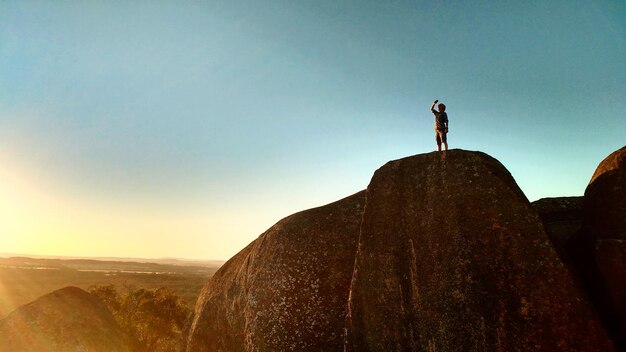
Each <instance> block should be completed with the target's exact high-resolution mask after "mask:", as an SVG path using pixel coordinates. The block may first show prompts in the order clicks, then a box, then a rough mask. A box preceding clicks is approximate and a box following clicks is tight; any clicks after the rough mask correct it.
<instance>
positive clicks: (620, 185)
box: [568, 147, 626, 350]
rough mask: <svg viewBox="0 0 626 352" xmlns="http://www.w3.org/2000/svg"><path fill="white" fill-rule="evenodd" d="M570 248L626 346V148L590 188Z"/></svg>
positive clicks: (595, 177)
mask: <svg viewBox="0 0 626 352" xmlns="http://www.w3.org/2000/svg"><path fill="white" fill-rule="evenodd" d="M568 251H569V253H570V256H571V257H572V258H573V261H574V264H575V266H576V267H577V269H578V272H579V274H580V276H581V277H582V279H583V281H584V283H585V284H586V285H587V287H588V289H589V291H590V294H591V296H592V298H593V300H594V302H595V304H596V306H597V308H598V310H599V311H600V313H601V314H602V316H603V318H604V320H605V321H606V322H607V325H608V327H609V330H610V332H611V333H612V335H613V336H614V337H615V339H616V341H617V343H618V345H620V346H621V348H622V349H624V350H626V147H623V148H621V149H619V150H617V151H615V152H613V153H612V154H611V155H609V156H608V157H606V158H605V159H604V160H603V161H602V162H601V163H600V165H598V168H597V169H596V171H595V173H594V174H593V176H592V178H591V181H590V182H589V185H588V186H587V189H586V190H585V196H584V202H583V226H582V230H581V232H580V233H579V235H578V237H576V238H573V239H572V241H570V243H568Z"/></svg>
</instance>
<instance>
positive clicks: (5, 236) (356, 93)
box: [0, 0, 626, 259]
mask: <svg viewBox="0 0 626 352" xmlns="http://www.w3.org/2000/svg"><path fill="white" fill-rule="evenodd" d="M625 19H626V2H624V1H623V0H618V1H608V0H592V1H571V0H567V1H565V0H563V1H560V0H557V1H545V0H542V1H491V0H489V1H483V0H477V1H401V0H398V1H352V0H343V1H341V0H329V1H326V0H315V1H304V0H303V1H287V0H284V1H282V0H264V1H255V0H250V1H239V0H229V1H211V0H208V1H10V0H4V1H1V2H0V252H18V253H30V254H51V255H72V256H135V257H186V258H206V259H227V258H229V257H230V256H232V255H233V254H235V253H236V252H237V251H239V250H240V249H241V248H243V247H244V246H245V245H246V244H248V243H249V242H250V241H252V240H253V239H254V238H256V237H257V236H258V235H259V234H261V233H262V232H263V231H264V230H266V229H267V228H268V227H270V226H271V225H272V224H274V223H275V222H276V221H278V220H280V219H281V218H282V217H284V216H287V215H289V214H291V213H293V212H296V211H299V210H303V209H307V208H310V207H314V206H318V205H323V204H326V203H329V202H331V201H334V200H337V199H340V198H342V197H344V196H347V195H350V194H352V193H354V192H356V191H359V190H361V189H364V188H365V187H366V186H367V184H368V182H369V179H370V177H371V175H372V173H373V171H374V170H375V169H376V168H378V167H379V166H381V165H382V164H384V163H385V162H387V161H388V160H392V159H398V158H401V157H405V156H408V155H412V154H417V153H424V152H430V151H432V150H434V149H435V148H436V146H435V143H434V134H433V127H432V125H433V117H432V115H431V113H430V112H429V110H428V108H429V106H430V104H431V102H432V101H433V100H434V99H437V98H438V99H440V100H441V101H442V102H444V103H446V105H447V106H448V110H447V111H448V115H449V118H450V134H449V143H450V147H451V148H462V149H469V150H481V151H484V152H486V153H488V154H490V155H492V156H494V157H496V158H497V159H498V160H500V161H501V162H502V163H503V164H504V165H505V166H506V167H507V168H508V169H509V171H510V172H511V173H512V174H513V176H514V177H515V179H516V180H517V182H518V184H519V185H520V187H521V188H522V189H523V190H524V192H525V193H526V195H527V197H528V198H529V199H530V200H536V199H538V198H541V197H548V196H565V195H581V194H582V193H583V192H584V189H585V186H586V184H587V182H588V180H589V178H590V177H591V174H592V173H593V171H594V169H595V167H596V166H597V164H598V163H599V162H600V161H601V160H602V159H603V158H604V157H605V156H606V155H608V154H609V153H610V152H612V151H614V150H616V149H618V148H619V147H621V146H623V145H624V144H626V138H625V137H626V99H625V98H626V65H625V63H626V21H625Z"/></svg>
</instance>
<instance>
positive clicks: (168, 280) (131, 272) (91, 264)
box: [0, 256, 222, 318]
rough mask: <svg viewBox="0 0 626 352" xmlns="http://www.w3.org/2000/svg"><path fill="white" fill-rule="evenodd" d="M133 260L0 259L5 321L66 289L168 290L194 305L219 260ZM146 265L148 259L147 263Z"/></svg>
mask: <svg viewBox="0 0 626 352" xmlns="http://www.w3.org/2000/svg"><path fill="white" fill-rule="evenodd" d="M126 259H129V258H122V259H119V258H115V260H96V259H91V258H89V259H87V258H69V259H67V258H65V259H61V258H48V257H44V258H30V257H23V256H18V257H8V258H0V287H2V290H0V318H2V317H4V316H5V315H6V314H8V313H9V312H11V311H12V310H14V309H15V308H17V307H18V306H20V305H22V304H26V303H28V302H30V301H32V300H34V299H35V298H37V297H39V296H41V295H44V294H46V293H49V292H52V291H54V290H58V289H60V288H63V287H66V286H76V287H80V288H82V289H85V290H86V289H88V288H89V287H90V286H92V285H115V286H117V287H118V288H120V289H122V288H123V287H125V286H134V287H137V288H146V289H154V288H159V287H168V288H171V289H172V290H174V292H176V294H177V295H178V296H180V297H181V298H182V299H183V301H184V302H185V303H186V304H187V305H188V306H192V305H193V304H194V303H195V301H196V299H197V297H198V294H199V292H200V289H201V288H202V286H203V285H204V282H205V281H206V279H207V278H209V277H211V276H212V275H213V273H215V271H216V270H217V269H219V267H220V266H221V264H222V262H220V261H187V260H181V259H162V260H161V263H152V262H146V261H144V262H133V261H127V260H126ZM142 260H143V259H142Z"/></svg>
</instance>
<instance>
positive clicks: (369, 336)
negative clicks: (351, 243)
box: [345, 150, 613, 352]
mask: <svg viewBox="0 0 626 352" xmlns="http://www.w3.org/2000/svg"><path fill="white" fill-rule="evenodd" d="M346 328H347V337H346V343H345V351H359V352H361V351H502V352H505V351H506V352H508V351H581V352H582V351H585V352H589V351H598V352H600V351H602V352H605V351H612V350H613V347H612V344H611V341H610V340H609V339H608V337H607V335H606V332H605V330H604V328H603V326H602V324H601V322H600V321H599V319H598V318H597V317H596V316H595V314H594V312H593V310H592V308H591V305H590V304H588V303H587V301H586V300H585V298H584V296H583V294H582V293H581V292H580V291H579V290H578V289H577V287H576V286H575V285H574V283H573V281H572V279H571V276H570V274H569V272H568V271H567V269H566V268H565V267H564V265H563V264H562V262H561V261H560V260H559V258H558V256H557V254H556V252H555V250H554V248H553V247H552V245H551V243H550V241H549V239H548V237H547V235H546V233H545V231H544V229H543V226H542V224H541V222H540V219H539V218H538V216H537V214H536V212H535V211H534V210H533V209H532V207H531V205H530V204H529V202H528V200H527V199H526V197H525V196H524V194H523V193H522V191H521V190H520V189H519V187H518V186H517V184H516V183H515V181H514V180H513V178H512V177H511V175H510V174H509V172H508V171H507V170H506V169H505V168H504V167H503V166H502V165H501V164H500V163H499V162H498V161H496V160H495V159H493V158H491V157H489V156H487V155H486V154H483V153H478V152H466V151H461V150H451V151H448V152H445V153H430V154H424V155H417V156H414V157H409V158H405V159H401V160H396V161H392V162H389V163H387V164H386V165H385V166H383V167H382V168H380V169H378V170H377V171H376V173H375V174H374V177H373V178H372V181H371V183H370V185H369V187H368V189H367V201H366V206H365V211H364V214H363V221H362V224H361V235H360V240H359V250H358V253H357V255H356V264H355V268H354V276H353V281H352V287H351V292H350V300H349V315H348V318H347V323H346Z"/></svg>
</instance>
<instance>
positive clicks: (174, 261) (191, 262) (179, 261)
mask: <svg viewBox="0 0 626 352" xmlns="http://www.w3.org/2000/svg"><path fill="white" fill-rule="evenodd" d="M2 258H32V259H58V260H64V261H68V260H94V261H104V262H133V263H153V264H165V265H181V266H203V267H210V268H214V267H220V266H222V264H224V262H225V261H224V260H203V259H185V258H132V257H80V256H55V255H37V254H23V253H0V259H2Z"/></svg>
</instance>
